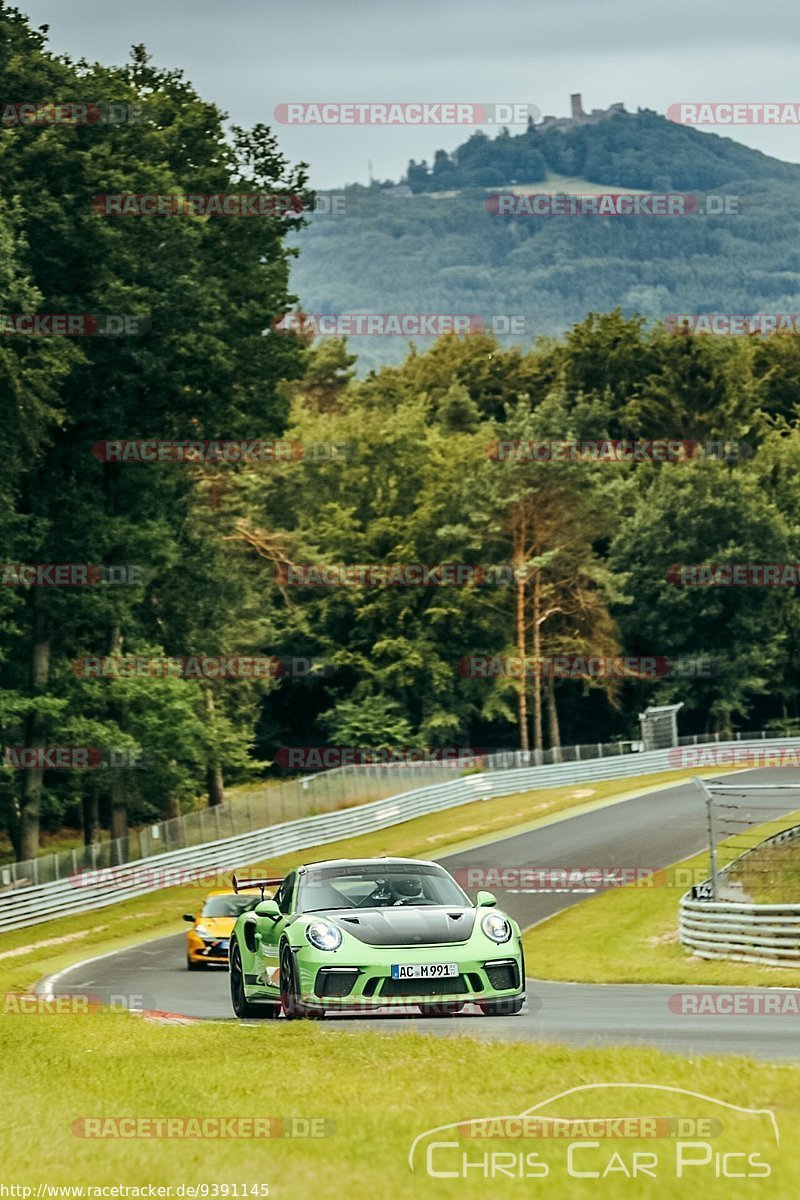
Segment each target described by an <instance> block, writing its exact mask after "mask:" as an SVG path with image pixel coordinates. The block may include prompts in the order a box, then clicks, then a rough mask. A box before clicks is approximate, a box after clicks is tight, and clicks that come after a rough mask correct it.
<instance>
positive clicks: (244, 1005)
mask: <svg viewBox="0 0 800 1200" xmlns="http://www.w3.org/2000/svg"><path fill="white" fill-rule="evenodd" d="M230 979H231V1004H232V1005H233V1011H234V1012H235V1013H236V1016H237V1017H239V1019H240V1020H241V1019H243V1018H247V1019H248V1020H253V1019H254V1018H255V1019H256V1020H259V1019H261V1020H274V1019H275V1018H276V1017H277V1016H278V1014H279V1012H280V1008H279V1007H278V1005H277V1004H252V1003H251V1002H250V1001H249V1000H248V999H247V995H246V993H245V990H244V971H243V970H242V955H241V952H240V950H239V947H238V946H237V945H236V943H235V942H234V943H233V945H232V946H231V969H230Z"/></svg>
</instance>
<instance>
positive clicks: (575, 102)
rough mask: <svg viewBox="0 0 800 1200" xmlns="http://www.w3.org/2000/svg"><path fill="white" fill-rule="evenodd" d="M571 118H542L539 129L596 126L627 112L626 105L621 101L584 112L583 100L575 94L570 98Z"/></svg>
mask: <svg viewBox="0 0 800 1200" xmlns="http://www.w3.org/2000/svg"><path fill="white" fill-rule="evenodd" d="M569 103H570V110H571V113H572V116H570V117H550V116H547V117H542V119H541V121H540V122H539V124H538V125H537V126H536V128H537V129H541V130H545V129H572V128H573V126H575V125H596V124H597V122H598V121H604V120H605V119H606V117H611V116H613V115H614V113H621V112H625V105H624V104H623V103H622V102H621V101H619V102H618V103H617V104H610V105H609V106H608V108H593V109H592V111H591V112H590V113H585V112H584V111H583V99H582V97H581V94H580V92H573V93H572V95H571V96H570V98H569Z"/></svg>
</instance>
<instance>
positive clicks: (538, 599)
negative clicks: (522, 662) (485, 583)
mask: <svg viewBox="0 0 800 1200" xmlns="http://www.w3.org/2000/svg"><path fill="white" fill-rule="evenodd" d="M541 615H542V576H541V572H540V571H539V570H538V569H537V571H536V576H535V578H534V581H533V660H534V662H535V663H536V670H535V671H534V675H533V744H534V746H535V747H536V749H537V750H543V749H544V735H543V732H542V674H541V663H542V621H541Z"/></svg>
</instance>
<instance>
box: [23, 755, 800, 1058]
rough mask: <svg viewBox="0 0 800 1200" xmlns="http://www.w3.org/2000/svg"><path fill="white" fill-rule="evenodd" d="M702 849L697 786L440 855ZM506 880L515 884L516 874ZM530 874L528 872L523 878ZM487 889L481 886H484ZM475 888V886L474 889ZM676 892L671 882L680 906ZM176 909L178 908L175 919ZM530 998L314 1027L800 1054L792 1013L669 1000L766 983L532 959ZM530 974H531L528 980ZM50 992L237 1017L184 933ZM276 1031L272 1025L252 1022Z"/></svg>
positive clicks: (752, 778)
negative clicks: (545, 969) (666, 977)
mask: <svg viewBox="0 0 800 1200" xmlns="http://www.w3.org/2000/svg"><path fill="white" fill-rule="evenodd" d="M725 782H729V783H735V784H740V783H746V784H748V785H750V786H752V785H754V784H757V783H798V784H799V785H800V774H798V773H796V772H791V771H789V770H783V769H781V770H757V771H755V770H754V771H747V772H742V773H737V774H736V775H735V776H727V777H726V778H725ZM798 807H800V790H798V791H792V792H783V793H776V792H766V791H762V792H759V791H753V792H751V793H750V794H749V796H748V798H747V800H746V807H744V812H745V813H748V814H750V815H751V816H753V817H755V818H756V819H759V820H768V819H770V818H771V817H773V816H776V815H778V812H777V810H778V809H780V810H781V811H785V812H792V811H794V810H795V809H796V808H798ZM705 846H706V812H705V806H704V804H703V802H702V798H701V797H700V795H699V793H698V790H697V788H696V787H695V786H694V785H693V784H691V783H681V784H678V785H676V786H675V787H672V788H668V789H662V790H659V791H655V792H652V793H649V794H646V795H642V796H639V797H638V798H636V799H631V800H626V801H623V802H620V803H617V804H611V805H608V806H605V807H603V808H598V809H595V810H594V811H589V812H585V813H581V814H579V815H575V816H572V817H569V816H565V817H564V819H562V820H558V821H556V822H554V823H552V824H550V825H547V826H546V827H544V828H539V829H535V830H532V831H530V832H527V833H517V834H515V835H513V836H510V837H505V838H501V839H499V840H496V841H492V842H490V843H487V844H485V845H484V846H481V847H472V848H470V849H469V850H466V851H462V852H459V853H457V854H451V855H443V856H441V857H440V858H439V859H438V861H439V862H441V863H442V864H443V865H444V866H446V867H447V869H448V870H450V871H456V870H457V869H459V868H465V867H484V868H488V869H495V868H496V869H502V868H506V869H507V868H514V867H524V866H528V867H530V866H534V865H535V866H537V867H547V868H559V867H564V868H588V867H591V868H606V869H612V868H626V867H627V868H639V869H642V868H644V869H649V868H659V867H665V866H668V865H670V864H672V863H676V862H679V861H680V860H681V859H683V858H686V857H689V856H690V855H693V854H696V853H698V852H700V851H702V850H703V849H704V847H705ZM508 882H511V883H512V884H513V883H517V882H518V881H517V880H515V879H514V878H513V876H512V877H511V878H510V880H508ZM522 882H524V880H523V881H522ZM478 886H480V885H478ZM488 886H490V887H491V890H492V891H494V892H495V893H496V894H497V897H498V902H499V905H500V907H502V908H504V909H505V910H506V911H508V912H509V913H511V914H512V915H513V916H514V917H515V918H516V919H517V920H518V921H519V922H520V924H521V925H522V926H523V928H524V927H527V926H530V925H532V924H534V923H535V922H537V921H540V920H542V919H543V918H545V917H547V916H550V915H551V914H552V913H555V912H559V911H561V910H562V909H564V908H567V907H569V906H571V905H573V904H578V903H581V902H582V901H584V900H586V898H587V893H585V892H574V891H559V890H553V891H549V892H542V891H540V890H536V891H533V890H530V891H526V890H524V888H519V887H514V888H512V889H503V888H502V887H500V886H499V885H495V884H489V885H488ZM471 890H472V889H471ZM679 896H680V890H678V889H676V892H675V903H676V906H677V903H678V898H679ZM179 918H180V914H178V913H176V925H177V922H178V920H179ZM526 967H527V971H528V974H529V979H528V999H527V1004H526V1006H525V1008H524V1009H523V1011H522V1013H520V1014H519V1015H517V1016H513V1017H484V1016H482V1015H481V1014H480V1012H479V1010H478V1009H477V1008H474V1007H473V1006H471V1005H468V1006H467V1007H466V1008H465V1009H464V1011H463V1012H462V1013H460V1014H458V1015H457V1016H450V1017H429V1016H427V1017H423V1016H421V1015H419V1014H417V1013H413V1014H412V1013H407V1014H398V1013H394V1012H388V1011H387V1012H385V1013H380V1014H376V1015H375V1016H369V1017H363V1016H355V1017H350V1016H339V1015H337V1016H333V1017H327V1018H326V1019H325V1020H324V1021H323V1022H321V1023H319V1026H318V1027H319V1028H321V1029H325V1030H329V1031H330V1032H331V1035H332V1036H335V1035H336V1033H337V1031H342V1030H350V1032H353V1031H355V1030H357V1029H364V1028H367V1029H380V1030H383V1031H386V1032H389V1031H393V1030H408V1029H412V1030H414V1031H416V1032H433V1033H437V1034H454V1033H457V1034H468V1035H470V1036H479V1037H482V1038H490V1039H503V1040H524V1041H538V1040H544V1041H557V1042H563V1043H567V1044H573V1045H582V1046H599V1045H603V1044H609V1043H612V1044H636V1043H639V1044H649V1045H653V1046H658V1047H660V1048H662V1049H665V1050H671V1051H674V1052H678V1053H681V1054H686V1055H690V1056H692V1055H695V1054H701V1053H702V1054H734V1053H739V1054H748V1055H751V1056H755V1057H759V1058H765V1059H771V1060H777V1059H796V1058H800V1038H798V1033H797V1031H798V1027H799V1026H800V1017H799V1016H797V1015H791V1014H787V1015H777V1014H769V1015H764V1014H753V1015H719V1014H705V1015H696V1014H693V1015H684V1014H682V1013H681V1012H680V1011H674V1010H673V1008H671V1007H670V1005H669V998H670V997H671V996H674V995H675V993H676V992H678V991H680V992H684V993H685V992H694V991H702V992H708V991H714V990H722V991H725V992H726V993H730V992H735V991H740V990H741V991H744V990H747V991H748V993H749V994H751V995H752V994H753V993H754V992H759V993H763V994H764V995H768V994H774V993H770V992H768V991H767V990H766V989H734V988H725V989H711V988H689V987H685V986H683V987H678V986H673V985H650V984H575V983H555V982H545V981H541V980H537V979H536V978H535V974H536V963H535V960H534V961H528V962H527V963H526ZM530 976H533V977H530ZM41 986H42V987H43V989H44V990H46V991H47V990H52V991H53V993H54V994H67V993H69V994H73V995H81V994H87V995H91V996H95V997H99V998H100V999H102V1000H103V1001H105V1002H109V1001H110V1002H116V1003H124V1004H126V1005H127V1006H128V1007H133V1008H142V1009H148V1010H158V1011H159V1012H162V1013H171V1014H180V1015H182V1016H186V1017H194V1018H199V1019H215V1020H231V1019H234V1018H233V1016H232V1011H231V1006H230V999H229V994H228V976H227V972H226V971H224V970H223V969H219V968H212V969H210V970H208V971H204V972H196V971H193V972H188V971H187V970H186V967H185V953H184V934H183V933H176V934H174V935H171V936H169V937H166V938H159V939H157V940H155V941H151V942H148V943H145V944H143V945H139V946H135V947H132V948H130V949H127V950H123V951H119V952H116V953H114V954H111V955H106V956H104V957H102V958H99V959H94V960H91V959H90V960H87V961H85V962H83V963H79V964H77V965H76V966H74V967H71V968H69V969H68V970H67V971H64V972H62V973H60V974H59V975H58V976H57V977H55V978H54V979H53V980H52V981H50V982H48V981H45V982H44V984H43V985H41ZM252 1024H253V1025H258V1026H260V1025H262V1024H263V1025H264V1027H265V1029H269V1028H272V1029H274V1028H275V1025H274V1023H273V1022H260V1021H258V1022H252Z"/></svg>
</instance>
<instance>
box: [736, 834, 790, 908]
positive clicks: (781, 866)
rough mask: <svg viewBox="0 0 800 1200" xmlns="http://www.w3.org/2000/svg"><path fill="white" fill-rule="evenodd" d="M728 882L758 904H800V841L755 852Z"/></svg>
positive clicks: (764, 847) (740, 863)
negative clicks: (738, 887) (742, 890)
mask: <svg viewBox="0 0 800 1200" xmlns="http://www.w3.org/2000/svg"><path fill="white" fill-rule="evenodd" d="M728 879H729V880H730V881H731V882H735V883H741V885H742V887H743V888H744V893H745V895H746V896H747V897H748V898H749V899H750V900H752V901H753V902H754V903H756V904H800V839H795V840H793V841H791V842H786V843H785V844H784V845H778V846H763V847H762V848H761V849H760V850H753V851H751V853H749V854H748V855H746V856H745V857H744V858H742V860H741V862H739V863H736V865H735V866H733V867H731V869H730V871H729V872H728Z"/></svg>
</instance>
